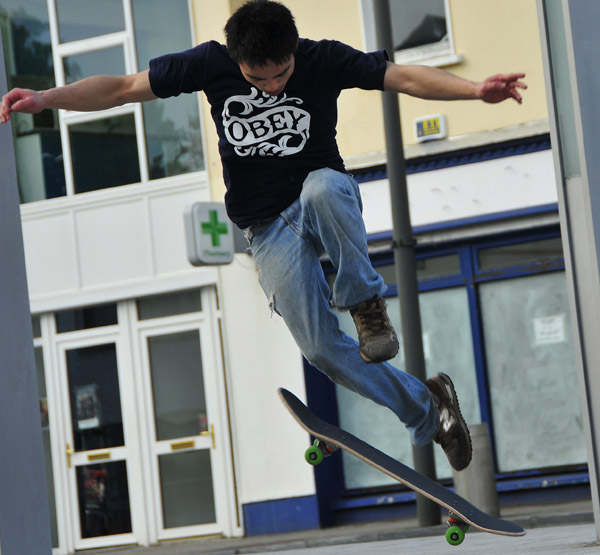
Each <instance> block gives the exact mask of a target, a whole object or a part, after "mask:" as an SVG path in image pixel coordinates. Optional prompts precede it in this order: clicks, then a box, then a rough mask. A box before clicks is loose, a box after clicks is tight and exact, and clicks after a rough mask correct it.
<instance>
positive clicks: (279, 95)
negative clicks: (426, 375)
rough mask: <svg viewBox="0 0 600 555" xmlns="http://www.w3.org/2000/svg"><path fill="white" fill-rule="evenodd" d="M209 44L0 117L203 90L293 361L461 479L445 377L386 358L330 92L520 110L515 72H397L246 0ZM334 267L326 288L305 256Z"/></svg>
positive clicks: (34, 98)
mask: <svg viewBox="0 0 600 555" xmlns="http://www.w3.org/2000/svg"><path fill="white" fill-rule="evenodd" d="M225 34H226V38H227V45H226V46H225V45H222V44H219V43H218V42H215V41H210V42H206V43H203V44H200V45H198V46H197V47H195V48H192V49H191V50H188V51H185V52H179V53H176V54H168V55H165V56H161V57H159V58H155V59H153V60H150V67H149V69H148V70H146V71H143V72H141V73H137V74H134V75H127V76H121V77H110V76H96V77H91V78H88V79H84V80H82V81H79V82H77V83H73V84H70V85H67V86H65V87H58V88H53V89H49V90H46V91H31V90H27V89H13V90H12V91H10V92H9V93H7V94H6V95H5V96H4V97H3V99H2V106H1V108H0V120H1V121H2V123H5V122H6V121H8V120H9V119H10V114H11V112H26V113H36V112H39V111H41V110H43V109H44V108H62V109H67V110H78V111H91V110H101V109H106V108H110V107H113V106H119V105H121V104H125V103H128V102H144V101H150V100H153V99H155V98H157V97H160V98H167V97H171V96H177V95H179V94H181V93H194V92H197V91H203V92H204V93H205V94H206V97H207V99H208V102H209V103H210V105H211V113H212V117H213V120H214V122H215V125H216V128H217V133H218V136H219V151H220V154H221V160H222V164H223V176H224V180H225V185H226V188H227V192H226V194H225V204H226V207H227V212H228V214H229V217H230V218H231V220H232V221H233V222H234V223H235V224H236V225H238V226H239V227H240V228H242V229H244V230H246V235H247V237H248V240H249V243H250V248H251V250H252V253H253V255H254V257H255V259H256V264H257V267H258V278H259V281H260V284H261V286H262V288H263V290H264V292H265V294H266V296H267V299H268V302H269V305H270V307H271V309H272V310H274V311H276V312H277V313H278V314H280V315H281V316H282V317H283V319H284V321H285V323H286V325H287V326H288V328H289V330H290V332H291V333H292V335H293V337H294V339H295V340H296V343H297V344H298V346H299V348H300V350H301V351H302V353H303V354H304V356H305V357H306V359H307V360H308V361H309V362H310V363H311V364H313V365H314V366H315V367H317V368H318V369H319V370H321V371H322V372H324V373H325V374H326V375H327V376H329V378H330V379H331V380H333V381H334V382H335V383H338V384H340V385H342V386H345V387H347V388H349V389H351V390H352V391H355V392H357V393H359V394H361V395H363V396H365V397H367V398H369V399H372V400H373V401H375V402H376V403H378V404H380V405H383V406H386V407H388V408H390V409H391V410H392V411H393V412H394V413H395V414H396V415H397V416H398V417H399V419H400V420H401V421H402V422H403V423H404V424H405V425H406V427H407V428H408V430H409V432H410V434H411V437H412V440H413V442H414V443H415V444H416V445H424V444H427V443H429V442H431V441H432V440H435V441H436V442H438V443H440V444H441V445H442V447H443V448H444V451H445V452H446V455H447V456H448V459H449V461H450V464H451V465H452V466H453V467H454V468H455V469H457V470H461V469H464V468H465V467H466V466H468V464H469V462H470V460H471V440H470V436H469V431H468V428H467V425H466V424H465V422H464V420H463V418H462V416H461V414H460V409H459V406H458V400H457V397H456V392H455V390H454V386H453V384H452V381H451V380H450V378H449V377H448V376H446V375H445V374H438V375H437V376H436V377H434V378H431V379H429V380H427V382H426V383H425V384H422V383H421V382H420V381H419V380H417V379H416V378H414V377H412V376H411V375H409V374H407V373H405V372H403V371H401V370H398V369H397V368H395V367H393V366H392V365H391V364H389V363H388V362H386V361H387V360H389V359H391V358H393V357H394V356H395V355H396V353H397V352H398V339H397V337H396V334H395V332H394V329H393V327H392V325H391V323H390V321H389V319H388V316H387V313H386V308H385V302H384V300H383V299H382V297H381V296H382V295H383V293H384V291H385V288H386V287H385V284H384V282H383V279H382V277H381V276H379V275H378V274H377V273H376V272H375V271H374V269H373V267H372V265H371V263H370V260H369V256H368V251H367V239H366V231H365V226H364V223H363V220H362V215H361V211H362V205H361V198H360V192H359V188H358V184H357V183H356V181H355V180H354V179H353V178H352V176H351V175H349V174H348V172H347V171H346V169H345V167H344V163H343V161H342V158H341V156H340V154H339V151H338V147H337V144H336V139H335V135H336V124H337V105H336V103H337V98H338V96H339V94H340V92H341V91H342V90H343V89H348V88H353V87H358V88H361V89H372V90H385V91H393V92H396V93H404V94H409V95H411V96H415V97H418V98H424V99H435V100H468V99H473V100H474V99H479V100H483V101H484V102H489V103H496V102H501V101H504V100H506V99H510V98H512V99H514V100H516V101H517V102H519V103H520V102H521V101H522V99H521V95H520V93H519V89H524V88H526V86H525V84H524V83H522V81H520V79H521V78H522V77H524V74H520V73H514V74H508V75H495V76H494V77H489V78H488V79H486V80H484V81H482V82H479V83H476V82H472V81H468V80H465V79H461V78H459V77H457V76H454V75H452V74H450V73H447V72H445V71H442V70H439V69H435V68H430V67H424V66H402V65H396V64H394V63H392V62H390V61H389V59H388V56H387V54H386V53H385V52H384V51H379V52H373V53H363V52H359V51H357V50H355V49H353V48H351V47H349V46H347V45H345V44H342V43H340V42H337V41H331V40H322V41H312V40H309V39H302V38H299V36H298V31H297V29H296V25H295V22H294V18H293V16H292V14H291V12H290V11H289V10H288V9H287V8H286V7H285V6H283V5H282V4H280V3H278V2H273V1H269V0H252V1H250V2H247V3H246V4H244V5H243V6H242V7H241V8H239V9H238V10H237V11H236V12H235V13H234V14H233V15H232V16H231V18H230V19H229V20H228V21H227V24H226V27H225ZM323 253H326V254H327V255H328V257H329V259H330V260H331V262H332V264H333V265H334V266H335V268H336V270H337V276H336V278H335V282H334V284H333V288H332V290H331V291H330V288H329V286H328V284H327V281H326V279H325V277H324V274H323V271H322V268H321V264H320V262H319V256H320V255H321V254H323ZM332 303H333V304H334V305H335V306H336V307H338V308H339V309H341V310H349V311H350V313H351V315H352V317H353V319H354V322H355V324H356V327H357V331H358V336H359V342H358V344H357V342H356V341H354V340H353V339H351V338H349V337H348V336H347V335H345V334H344V333H343V332H342V331H341V330H340V328H339V324H338V320H337V318H336V316H335V315H334V314H333V312H332V311H331V304H332Z"/></svg>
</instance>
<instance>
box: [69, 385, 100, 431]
mask: <svg viewBox="0 0 600 555" xmlns="http://www.w3.org/2000/svg"><path fill="white" fill-rule="evenodd" d="M75 403H76V411H77V428H78V429H79V430H92V429H94V428H99V427H100V424H101V423H100V400H99V399H98V384H89V385H83V386H79V387H76V388H75Z"/></svg>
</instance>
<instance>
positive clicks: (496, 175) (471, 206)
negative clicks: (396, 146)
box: [360, 150, 557, 234]
mask: <svg viewBox="0 0 600 555" xmlns="http://www.w3.org/2000/svg"><path fill="white" fill-rule="evenodd" d="M407 181H408V197H409V203H410V211H411V223H412V225H413V226H414V227H419V226H425V225H431V224H439V223H444V222H451V221H453V220H461V219H465V218H473V217H476V216H485V215H491V214H498V213H502V212H510V211H513V210H520V209H525V208H532V207H535V206H542V205H545V204H552V203H556V202H557V197H556V186H555V180H554V167H553V165H552V151H550V150H544V151H540V152H533V153H530V154H522V155H518V156H508V157H506V158H498V159H496V160H488V161H485V162H479V163H474V164H466V165H463V166H453V167H451V168H444V169H439V170H433V171H430V172H423V173H415V174H411V175H409V176H408V179H407ZM360 190H361V195H362V198H363V205H364V210H363V216H364V219H365V224H366V227H367V233H369V234H373V233H381V232H387V231H390V230H391V229H392V211H391V206H390V197H389V184H388V181H387V179H380V180H377V181H369V182H366V183H362V184H361V186H360Z"/></svg>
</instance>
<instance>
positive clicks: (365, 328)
mask: <svg viewBox="0 0 600 555" xmlns="http://www.w3.org/2000/svg"><path fill="white" fill-rule="evenodd" d="M350 314H351V315H352V318H353V319H354V324H355V325H356V331H357V332H358V343H359V349H360V356H361V357H362V358H363V360H365V361H366V362H384V361H386V360H390V359H391V358H394V357H395V356H396V355H397V354H398V349H399V348H400V346H399V344H398V337H397V336H396V332H395V331H394V328H393V326H392V323H391V322H390V319H389V318H388V315H387V311H386V309H385V301H384V300H383V299H382V298H381V297H380V296H379V295H377V296H376V297H374V298H372V299H371V300H369V301H364V302H362V303H358V304H357V305H356V306H355V307H353V308H351V309H350Z"/></svg>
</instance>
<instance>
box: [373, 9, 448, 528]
mask: <svg viewBox="0 0 600 555" xmlns="http://www.w3.org/2000/svg"><path fill="white" fill-rule="evenodd" d="M373 7H374V12H375V26H376V32H377V47H378V48H380V49H381V48H385V49H386V50H387V51H388V52H390V53H391V55H393V52H394V47H393V41H392V29H391V25H390V8H389V3H388V0H374V3H373ZM383 119H384V125H385V140H386V150H387V173H388V180H389V183H390V196H391V203H392V222H393V239H394V259H395V267H396V283H397V284H398V299H399V301H400V318H401V320H402V342H403V345H404V358H405V361H406V369H407V371H408V372H410V373H411V374H412V375H413V376H416V377H417V378H419V379H420V380H421V381H425V356H424V354H423V333H422V329H421V314H420V311H419V287H418V281H417V267H416V262H415V239H414V236H413V232H412V225H411V222H410V210H409V205H408V190H407V186H406V164H405V161H404V150H403V144H402V131H401V127H400V111H399V104H398V95H397V94H395V93H390V92H384V93H383ZM413 458H414V465H415V470H417V472H420V473H421V474H424V475H426V476H429V477H430V478H433V479H435V463H434V458H433V445H432V444H429V445H427V446H425V447H413ZM417 516H418V519H419V525H421V526H431V525H434V524H439V522H440V508H439V506H438V505H437V504H435V503H434V502H433V501H430V500H429V499H427V498H425V497H423V496H420V495H419V496H417Z"/></svg>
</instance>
